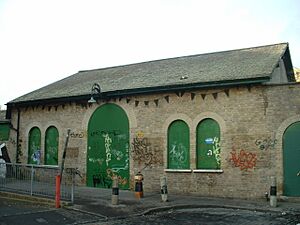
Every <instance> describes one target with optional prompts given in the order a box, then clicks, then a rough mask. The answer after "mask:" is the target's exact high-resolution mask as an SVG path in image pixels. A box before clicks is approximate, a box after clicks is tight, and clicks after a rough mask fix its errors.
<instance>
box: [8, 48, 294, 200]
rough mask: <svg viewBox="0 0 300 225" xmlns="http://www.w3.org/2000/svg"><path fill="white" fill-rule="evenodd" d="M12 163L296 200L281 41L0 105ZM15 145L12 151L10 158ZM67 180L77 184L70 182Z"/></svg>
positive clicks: (89, 178)
mask: <svg viewBox="0 0 300 225" xmlns="http://www.w3.org/2000/svg"><path fill="white" fill-rule="evenodd" d="M6 118H7V119H9V120H10V122H11V127H13V128H14V129H15V131H14V132H10V138H9V142H8V150H9V154H10V158H11V159H13V161H17V160H20V161H21V162H23V163H37V162H40V163H41V164H49V165H57V164H60V163H61V159H62V153H63V146H64V143H65V139H66V135H67V129H68V128H70V130H71V132H70V141H69V144H68V148H67V157H66V163H67V165H66V166H68V167H78V168H79V170H80V171H81V173H82V174H83V178H82V179H80V180H78V181H77V182H78V184H80V185H87V186H95V187H106V188H110V187H111V177H112V176H113V175H117V176H118V177H119V184H120V187H121V188H123V189H128V188H130V189H133V188H134V176H135V175H136V174H137V173H138V172H141V173H142V174H143V175H144V189H145V191H146V192H147V191H159V189H160V187H159V180H160V176H162V175H166V176H167V179H168V189H169V192H170V193H195V194H198V195H203V196H221V197H241V198H259V197H264V194H265V192H266V191H269V188H270V177H271V176H276V177H277V181H278V194H279V195H286V196H300V178H299V177H297V174H298V172H299V170H300V164H299V161H300V151H299V145H300V138H299V135H300V86H299V84H298V83H296V82H295V76H294V72H293V67H292V63H291V58H290V52H289V46H288V44H287V43H281V44H275V45H268V46H261V47H254V48H246V49H239V50H232V51H225V52H216V53H210V54H200V55H192V56H185V57H178V58H171V59H164V60H157V61H151V62H144V63H137V64H131V65H125V66H116V67H110V68H103V69H95V70H87V71H79V72H78V73H76V74H74V75H72V76H69V77H67V78H65V79H63V80H60V81H57V82H55V83H53V84H50V85H48V86H45V87H42V88H40V89H38V90H36V91H33V92H31V93H28V94H26V95H24V96H21V97H19V98H17V99H15V100H13V101H11V102H9V103H7V113H6ZM17 146H18V148H17ZM78 179H79V178H78Z"/></svg>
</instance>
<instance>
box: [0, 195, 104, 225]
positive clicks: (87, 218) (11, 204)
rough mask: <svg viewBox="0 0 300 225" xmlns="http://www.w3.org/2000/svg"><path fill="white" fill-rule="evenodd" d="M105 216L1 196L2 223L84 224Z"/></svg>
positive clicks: (0, 214)
mask: <svg viewBox="0 0 300 225" xmlns="http://www.w3.org/2000/svg"><path fill="white" fill-rule="evenodd" d="M101 219H103V218H101V217H97V216H94V215H91V214H87V213H82V212H78V211H74V210H68V209H64V208H61V209H55V208H53V207H50V206H45V205H40V204H38V203H32V202H26V201H20V200H12V199H6V198H1V197H0V225H41V224H47V225H52V224H53V225H54V224H55V225H59V224H63V225H66V224H84V223H87V222H89V223H92V222H95V221H99V220H101Z"/></svg>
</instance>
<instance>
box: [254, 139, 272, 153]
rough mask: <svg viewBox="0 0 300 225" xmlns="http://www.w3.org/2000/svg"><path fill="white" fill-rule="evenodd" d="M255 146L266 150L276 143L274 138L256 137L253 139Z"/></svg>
mask: <svg viewBox="0 0 300 225" xmlns="http://www.w3.org/2000/svg"><path fill="white" fill-rule="evenodd" d="M255 144H256V146H258V147H259V149H260V150H262V151H264V150H268V149H269V148H272V149H274V148H275V145H276V144H277V140H276V139H271V138H266V139H263V140H262V139H257V140H256V141H255Z"/></svg>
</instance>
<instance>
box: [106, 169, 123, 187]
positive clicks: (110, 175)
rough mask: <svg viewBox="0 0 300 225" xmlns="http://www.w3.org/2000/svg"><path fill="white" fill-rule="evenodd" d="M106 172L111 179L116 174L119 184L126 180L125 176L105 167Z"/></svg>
mask: <svg viewBox="0 0 300 225" xmlns="http://www.w3.org/2000/svg"><path fill="white" fill-rule="evenodd" d="M106 173H107V177H108V178H110V179H111V180H112V179H113V177H115V176H117V177H118V183H119V184H120V185H126V184H127V182H128V180H127V178H123V177H121V176H120V175H118V174H117V173H116V172H114V171H113V169H107V170H106Z"/></svg>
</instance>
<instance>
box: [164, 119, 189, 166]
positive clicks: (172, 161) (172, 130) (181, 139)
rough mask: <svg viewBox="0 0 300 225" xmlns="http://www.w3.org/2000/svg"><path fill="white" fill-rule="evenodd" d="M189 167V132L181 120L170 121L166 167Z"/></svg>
mask: <svg viewBox="0 0 300 225" xmlns="http://www.w3.org/2000/svg"><path fill="white" fill-rule="evenodd" d="M189 168H190V134H189V127H188V125H187V124H186V123H185V122H184V121H182V120H176V121H174V122H172V123H171V124H170V126H169V129H168V169H189Z"/></svg>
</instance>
